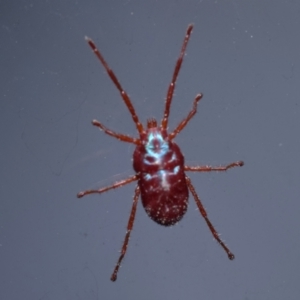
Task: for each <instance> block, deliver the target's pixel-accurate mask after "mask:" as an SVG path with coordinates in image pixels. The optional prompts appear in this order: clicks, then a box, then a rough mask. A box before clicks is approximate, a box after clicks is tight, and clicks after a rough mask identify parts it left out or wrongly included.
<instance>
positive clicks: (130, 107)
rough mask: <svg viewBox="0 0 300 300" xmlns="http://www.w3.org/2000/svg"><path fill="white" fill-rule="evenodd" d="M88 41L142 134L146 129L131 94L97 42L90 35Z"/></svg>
mask: <svg viewBox="0 0 300 300" xmlns="http://www.w3.org/2000/svg"><path fill="white" fill-rule="evenodd" d="M85 39H86V41H87V42H88V44H89V46H90V47H91V48H92V50H93V52H94V53H95V54H96V56H97V57H98V59H99V60H100V62H101V64H102V65H103V67H104V68H105V70H106V72H107V74H108V76H109V77H110V79H111V80H112V82H113V83H114V85H115V86H116V88H117V89H118V91H119V92H120V94H121V97H122V99H123V101H124V102H125V105H126V106H127V108H128V110H129V112H130V114H131V117H132V119H133V122H134V123H135V125H136V128H137V130H138V132H139V134H140V136H141V135H142V134H143V132H144V129H143V125H142V124H141V122H140V121H139V118H138V116H137V114H136V112H135V109H134V107H133V105H132V103H131V100H130V98H129V96H128V95H127V93H126V92H125V91H124V89H123V88H122V86H121V84H120V82H119V80H118V78H117V76H116V75H115V73H114V72H113V70H112V69H111V68H110V67H109V66H108V64H107V62H106V61H105V60H104V57H103V56H102V54H101V53H100V51H99V50H98V48H97V47H96V45H95V43H94V42H93V41H92V39H90V38H89V37H87V36H86V37H85Z"/></svg>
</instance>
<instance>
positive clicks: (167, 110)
mask: <svg viewBox="0 0 300 300" xmlns="http://www.w3.org/2000/svg"><path fill="white" fill-rule="evenodd" d="M192 29H193V25H189V27H188V29H187V31H186V35H185V38H184V41H183V44H182V48H181V51H180V55H179V58H178V59H177V62H176V65H175V69H174V72H173V76H172V81H171V83H170V85H169V88H168V93H167V99H166V106H165V112H164V116H163V119H162V122H161V127H162V128H163V129H167V128H168V119H169V114H170V107H171V102H172V98H173V93H174V90H175V85H176V80H177V76H178V73H179V71H180V68H181V64H182V61H183V57H184V54H185V49H186V46H187V43H188V41H189V39H190V36H191V32H192Z"/></svg>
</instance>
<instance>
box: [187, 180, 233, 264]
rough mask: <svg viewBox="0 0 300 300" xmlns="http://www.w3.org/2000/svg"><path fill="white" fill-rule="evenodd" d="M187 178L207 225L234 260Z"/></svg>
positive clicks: (229, 256)
mask: <svg viewBox="0 0 300 300" xmlns="http://www.w3.org/2000/svg"><path fill="white" fill-rule="evenodd" d="M185 178H186V183H187V185H188V187H189V189H190V191H191V193H192V195H193V196H194V199H195V202H196V204H197V206H198V209H199V211H200V213H201V215H202V217H203V218H204V220H205V221H206V223H207V225H208V227H209V229H210V231H211V233H212V235H213V236H214V238H215V239H216V240H217V242H218V243H219V244H220V245H221V247H222V248H223V249H224V250H225V252H226V253H227V255H228V258H229V259H230V260H233V259H234V254H233V253H232V252H231V251H230V250H229V249H228V248H227V247H226V245H225V244H224V242H223V241H222V240H221V239H220V238H219V234H218V232H217V231H216V229H215V228H214V226H213V225H212V223H211V222H210V220H209V219H208V216H207V213H206V211H205V209H204V207H203V205H202V203H201V201H200V198H199V197H198V195H197V193H196V191H195V188H194V186H193V185H192V182H191V180H190V178H189V177H187V176H186V177H185Z"/></svg>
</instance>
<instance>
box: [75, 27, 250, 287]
mask: <svg viewBox="0 0 300 300" xmlns="http://www.w3.org/2000/svg"><path fill="white" fill-rule="evenodd" d="M192 29H193V25H189V27H188V29H187V31H186V35H185V38H184V41H183V45H182V48H181V52H180V55H179V58H178V60H177V62H176V65H175V69H174V72H173V77H172V81H171V83H170V85H169V88H168V93H167V97H166V105H165V111H164V115H163V118H162V121H161V124H160V125H158V124H157V121H156V120H155V119H153V118H151V119H148V121H147V128H146V129H144V127H143V125H142V124H141V123H140V121H139V118H138V116H137V114H136V112H135V109H134V107H133V105H132V103H131V100H130V99H129V97H128V95H127V93H126V92H125V91H124V89H123V88H122V86H121V84H120V82H119V80H118V79H117V77H116V75H115V74H114V72H113V71H112V70H111V69H110V68H109V66H108V64H107V63H106V61H105V60H104V58H103V56H102V54H101V53H100V51H99V50H98V49H97V47H96V46H95V44H94V42H93V41H92V40H91V39H90V38H88V37H86V40H87V42H88V44H89V45H90V47H91V48H92V50H93V52H94V53H95V54H96V56H97V57H98V59H99V60H100V62H101V63H102V65H103V66H104V68H105V70H106V72H107V74H108V75H109V77H110V78H111V80H112V81H113V83H114V84H115V86H116V88H117V89H118V90H119V92H120V94H121V97H122V99H123V101H124V102H125V105H126V106H127V108H128V110H129V112H130V114H131V117H132V119H133V122H134V123H135V125H136V128H137V131H138V133H139V138H133V137H130V136H128V135H124V134H120V133H116V132H114V131H112V130H110V129H108V128H106V127H105V126H104V125H103V124H102V123H100V122H98V121H97V120H93V121H92V124H93V125H94V126H97V127H99V128H100V129H101V130H103V131H104V132H105V133H106V134H108V135H110V136H112V137H114V138H117V139H118V140H120V141H123V142H128V143H132V144H135V145H136V148H135V151H134V153H133V169H134V171H135V175H133V176H131V177H129V178H127V179H124V180H121V181H118V182H115V183H114V184H113V185H111V186H107V187H104V188H101V189H99V190H87V191H83V192H80V193H78V195H77V197H78V198H81V197H83V196H85V195H88V194H95V193H96V194H102V193H104V192H107V191H109V190H112V189H115V188H119V187H121V186H124V185H125V184H128V183H131V182H133V181H137V186H136V188H135V192H134V197H133V204H132V208H131V213H130V217H129V221H128V225H127V232H126V235H125V240H124V243H123V246H122V250H121V254H120V257H119V260H118V262H117V264H116V266H115V269H114V271H113V273H112V276H111V280H112V281H115V280H116V279H117V274H118V270H119V268H120V265H121V262H122V260H123V258H124V256H125V253H126V250H127V246H128V241H129V237H130V233H131V230H132V228H133V223H134V219H135V213H136V208H137V203H138V199H139V196H140V195H141V198H142V203H143V206H144V208H145V211H146V213H147V214H148V216H149V217H150V218H151V219H152V220H153V221H155V222H156V223H158V224H160V225H163V226H171V225H174V224H176V223H177V222H178V221H180V220H181V219H182V217H183V216H184V214H185V213H186V211H187V207H188V198H189V191H190V192H191V193H192V195H193V197H194V199H195V202H196V204H197V206H198V209H199V210H200V213H201V215H202V217H203V218H204V219H205V221H206V223H207V225H208V227H209V229H210V231H211V233H212V234H213V236H214V238H215V239H216V240H217V242H218V243H219V244H220V245H221V246H222V248H223V249H224V250H225V252H226V253H227V255H228V258H229V259H230V260H232V259H234V255H233V253H232V252H231V251H230V250H229V249H228V248H227V247H226V245H225V244H224V242H223V241H222V240H221V239H220V238H219V235H218V233H217V231H216V230H215V228H214V227H213V225H212V223H211V222H210V220H209V219H208V216H207V213H206V211H205V209H204V207H203V205H202V203H201V201H200V199H199V197H198V195H197V193H196V191H195V188H194V186H193V185H192V182H191V179H190V178H189V177H188V176H187V175H186V174H185V172H186V171H191V172H210V171H226V170H228V169H230V168H233V167H241V166H243V165H244V162H243V161H237V162H233V163H231V164H228V165H226V166H218V167H212V166H186V165H185V164H184V156H183V154H182V153H181V150H180V148H179V147H178V145H177V144H176V143H175V142H173V140H174V138H175V137H176V135H177V134H178V133H179V132H180V131H181V130H182V129H183V128H185V126H186V125H187V124H188V122H189V121H190V120H191V119H192V117H193V116H194V115H195V114H196V111H197V104H198V102H199V101H200V99H201V98H202V96H203V95H202V94H198V95H196V97H195V99H194V102H193V108H192V110H191V111H190V112H189V114H188V115H187V117H186V118H184V119H183V120H182V121H181V122H180V123H179V124H178V126H177V127H176V128H175V129H174V130H173V131H172V132H171V133H168V132H167V130H168V119H169V114H170V107H171V102H172V98H173V93H174V89H175V85H176V80H177V76H178V73H179V70H180V68H181V64H182V61H183V57H184V54H185V50H186V46H187V43H188V41H189V38H190V35H191V32H192Z"/></svg>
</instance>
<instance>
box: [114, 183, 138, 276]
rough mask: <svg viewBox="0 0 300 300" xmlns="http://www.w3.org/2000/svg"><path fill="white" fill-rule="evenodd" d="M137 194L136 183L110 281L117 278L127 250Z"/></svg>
mask: <svg viewBox="0 0 300 300" xmlns="http://www.w3.org/2000/svg"><path fill="white" fill-rule="evenodd" d="M139 196H140V188H139V186H138V185H137V187H136V189H135V192H134V197H133V204H132V208H131V213H130V217H129V220H128V224H127V231H126V235H125V240H124V243H123V246H122V250H121V255H120V257H119V259H118V262H117V264H116V266H115V269H114V271H113V273H112V275H111V277H110V279H111V281H116V280H117V275H118V271H119V268H120V265H121V262H122V260H123V258H124V256H125V254H126V250H127V246H128V242H129V238H130V233H131V230H132V227H133V223H134V219H135V213H136V207H137V203H138V199H139Z"/></svg>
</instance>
